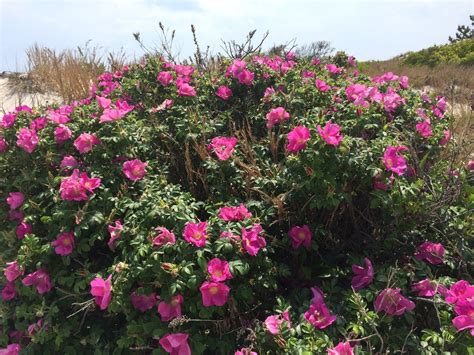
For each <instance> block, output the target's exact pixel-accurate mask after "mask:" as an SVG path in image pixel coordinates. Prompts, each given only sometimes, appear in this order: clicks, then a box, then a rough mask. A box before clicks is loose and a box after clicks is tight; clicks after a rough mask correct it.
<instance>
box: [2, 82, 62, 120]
mask: <svg viewBox="0 0 474 355" xmlns="http://www.w3.org/2000/svg"><path fill="white" fill-rule="evenodd" d="M9 80H10V79H8V77H0V113H2V112H10V111H14V110H15V107H17V106H20V105H28V106H30V107H36V106H39V105H45V104H46V105H47V104H51V103H54V102H61V99H60V98H59V97H58V96H57V95H54V94H23V93H20V94H19V93H15V92H13V90H12V88H11V85H10V84H9Z"/></svg>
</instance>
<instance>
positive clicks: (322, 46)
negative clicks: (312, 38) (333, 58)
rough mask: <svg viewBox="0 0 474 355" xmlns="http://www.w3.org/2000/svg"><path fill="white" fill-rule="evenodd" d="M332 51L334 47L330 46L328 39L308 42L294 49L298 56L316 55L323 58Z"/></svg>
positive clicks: (310, 56) (311, 56)
mask: <svg viewBox="0 0 474 355" xmlns="http://www.w3.org/2000/svg"><path fill="white" fill-rule="evenodd" d="M333 52H334V48H332V47H331V42H329V41H316V42H312V43H310V44H305V45H302V46H300V47H298V48H297V49H296V54H297V55H298V56H299V57H308V58H313V57H318V58H325V57H328V56H330V55H331V54H332V53H333Z"/></svg>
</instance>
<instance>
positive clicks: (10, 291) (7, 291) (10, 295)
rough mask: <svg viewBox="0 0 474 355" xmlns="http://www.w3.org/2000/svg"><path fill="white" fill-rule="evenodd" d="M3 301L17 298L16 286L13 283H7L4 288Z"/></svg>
mask: <svg viewBox="0 0 474 355" xmlns="http://www.w3.org/2000/svg"><path fill="white" fill-rule="evenodd" d="M1 296H2V300H4V301H11V300H12V299H14V298H15V297H16V289H15V284H14V283H13V282H7V283H6V284H5V286H3V288H2V293H1Z"/></svg>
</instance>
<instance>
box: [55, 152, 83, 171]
mask: <svg viewBox="0 0 474 355" xmlns="http://www.w3.org/2000/svg"><path fill="white" fill-rule="evenodd" d="M59 166H60V167H61V168H63V169H64V168H77V167H78V166H79V163H78V162H77V160H76V158H74V157H73V156H72V155H65V156H64V157H63V159H62V160H61V163H60V165H59Z"/></svg>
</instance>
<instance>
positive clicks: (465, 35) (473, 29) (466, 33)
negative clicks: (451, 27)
mask: <svg viewBox="0 0 474 355" xmlns="http://www.w3.org/2000/svg"><path fill="white" fill-rule="evenodd" d="M469 19H470V20H471V26H465V25H459V26H458V31H457V32H456V37H454V38H453V37H451V36H449V42H450V43H456V42H459V41H462V40H464V39H469V38H472V37H474V15H471V16H469Z"/></svg>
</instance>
